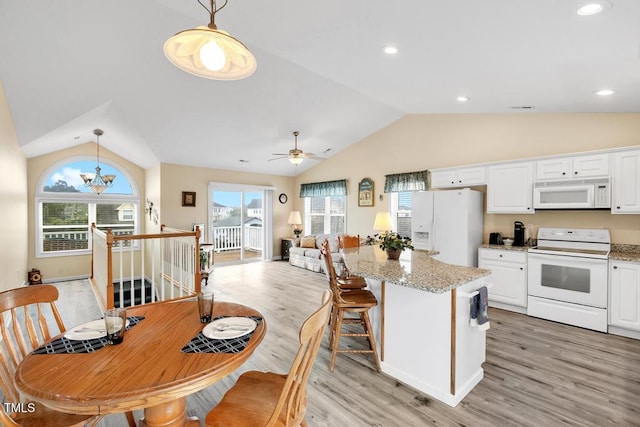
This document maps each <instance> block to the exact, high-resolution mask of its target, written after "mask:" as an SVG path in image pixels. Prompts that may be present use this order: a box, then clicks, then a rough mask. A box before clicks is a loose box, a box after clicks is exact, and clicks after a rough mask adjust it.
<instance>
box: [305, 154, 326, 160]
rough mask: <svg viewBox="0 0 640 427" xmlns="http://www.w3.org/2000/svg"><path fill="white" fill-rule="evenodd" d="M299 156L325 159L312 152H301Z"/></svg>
mask: <svg viewBox="0 0 640 427" xmlns="http://www.w3.org/2000/svg"><path fill="white" fill-rule="evenodd" d="M300 157H304V158H305V159H311V160H324V159H326V157H320V156H318V155H316V154H313V153H303V154H301V155H300Z"/></svg>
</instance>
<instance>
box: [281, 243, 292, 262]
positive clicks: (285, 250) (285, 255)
mask: <svg viewBox="0 0 640 427" xmlns="http://www.w3.org/2000/svg"><path fill="white" fill-rule="evenodd" d="M294 241H295V239H282V243H281V246H280V255H281V256H282V260H283V261H288V260H289V250H291V248H292V247H293V242H294Z"/></svg>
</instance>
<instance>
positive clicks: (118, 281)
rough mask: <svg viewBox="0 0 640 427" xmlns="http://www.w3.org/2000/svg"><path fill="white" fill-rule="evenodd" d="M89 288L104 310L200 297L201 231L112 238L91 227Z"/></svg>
mask: <svg viewBox="0 0 640 427" xmlns="http://www.w3.org/2000/svg"><path fill="white" fill-rule="evenodd" d="M91 228H92V242H93V247H92V249H93V250H92V260H91V278H90V280H91V283H92V285H93V287H94V289H95V292H96V295H97V297H98V300H99V303H100V305H101V307H102V308H103V309H105V308H111V307H114V306H117V307H129V306H134V305H140V304H147V303H153V302H159V301H167V300H176V299H183V298H190V297H192V296H194V295H197V294H199V293H200V292H201V277H200V259H199V255H200V245H199V240H200V237H201V231H200V228H199V227H196V229H195V231H184V230H178V229H174V228H169V227H165V226H164V225H163V226H162V227H161V232H160V233H157V234H140V235H121V236H118V235H114V234H113V233H112V231H111V230H110V229H108V230H107V231H106V232H104V231H101V230H99V229H98V228H97V227H96V226H95V224H92V227H91Z"/></svg>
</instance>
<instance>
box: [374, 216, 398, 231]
mask: <svg viewBox="0 0 640 427" xmlns="http://www.w3.org/2000/svg"><path fill="white" fill-rule="evenodd" d="M373 229H374V230H375V231H391V230H393V224H392V223H391V214H390V213H389V212H378V213H377V214H376V219H375V221H374V222H373Z"/></svg>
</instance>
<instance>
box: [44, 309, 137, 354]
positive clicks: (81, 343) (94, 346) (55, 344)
mask: <svg viewBox="0 0 640 427" xmlns="http://www.w3.org/2000/svg"><path fill="white" fill-rule="evenodd" d="M127 319H129V326H127V330H129V329H131V328H133V327H134V326H136V325H137V324H138V323H140V322H141V321H142V320H144V316H131V317H127ZM108 344H109V341H108V340H107V337H102V338H94V339H91V340H70V339H68V338H65V337H64V336H62V337H60V338H58V339H55V340H53V341H51V342H49V343H47V344H45V345H43V346H41V347H38V348H37V349H35V350H33V354H64V353H67V354H71V353H93V352H94V351H96V350H100V349H101V348H102V347H104V346H105V345H108Z"/></svg>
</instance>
